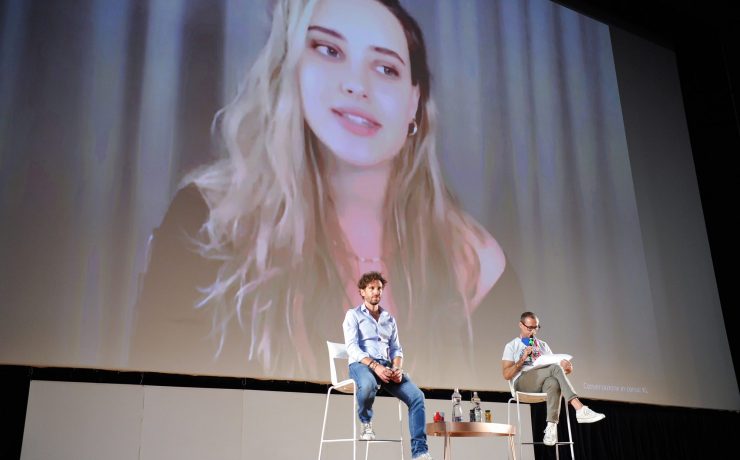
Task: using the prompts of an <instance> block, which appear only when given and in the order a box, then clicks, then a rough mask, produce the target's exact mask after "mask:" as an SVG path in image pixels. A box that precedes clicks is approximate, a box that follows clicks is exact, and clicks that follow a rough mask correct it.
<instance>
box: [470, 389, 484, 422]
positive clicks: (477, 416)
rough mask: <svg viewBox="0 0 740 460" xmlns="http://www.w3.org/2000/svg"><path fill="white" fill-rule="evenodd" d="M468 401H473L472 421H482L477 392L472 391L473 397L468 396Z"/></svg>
mask: <svg viewBox="0 0 740 460" xmlns="http://www.w3.org/2000/svg"><path fill="white" fill-rule="evenodd" d="M470 402H471V403H473V414H474V419H475V420H474V421H475V422H482V421H483V410H482V409H481V407H480V398H479V397H478V392H477V391H474V392H473V397H472V398H470Z"/></svg>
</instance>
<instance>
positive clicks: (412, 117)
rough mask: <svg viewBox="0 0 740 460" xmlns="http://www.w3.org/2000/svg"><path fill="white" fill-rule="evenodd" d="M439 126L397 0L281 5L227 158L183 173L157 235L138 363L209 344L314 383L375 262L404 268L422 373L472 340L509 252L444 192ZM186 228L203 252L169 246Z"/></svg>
mask: <svg viewBox="0 0 740 460" xmlns="http://www.w3.org/2000/svg"><path fill="white" fill-rule="evenodd" d="M435 123H436V115H435V108H434V103H433V101H432V100H431V97H430V74H429V70H428V67H427V61H426V50H425V46H424V41H423V37H422V33H421V30H420V29H419V27H418V25H417V24H416V22H415V21H414V20H413V19H412V18H411V17H410V16H409V15H408V13H407V12H406V11H405V10H403V8H402V7H401V6H400V5H399V3H398V2H397V1H390V0H383V1H381V0H352V1H347V0H318V1H316V0H306V1H303V0H283V1H279V2H277V3H276V5H275V9H274V14H273V22H272V29H271V33H270V36H269V38H268V41H267V44H266V46H265V48H264V49H263V50H262V52H261V54H260V56H259V57H258V59H257V61H256V63H255V64H254V66H253V67H252V69H251V70H250V72H249V74H248V76H247V79H246V83H245V85H244V86H243V87H242V89H241V90H240V92H239V94H238V95H237V97H236V98H235V99H234V101H232V102H231V103H230V104H229V105H228V106H227V107H225V108H224V109H223V110H222V111H221V112H220V113H219V114H218V116H217V119H216V123H215V126H216V129H217V132H218V135H219V137H220V138H221V140H222V142H223V145H224V147H225V148H224V150H225V155H224V158H223V159H221V160H220V161H218V162H216V163H215V164H212V165H209V166H207V167H204V168H202V169H200V170H198V171H196V172H194V173H193V174H191V175H190V176H189V177H188V178H187V179H186V183H188V184H189V185H188V186H187V187H185V188H184V189H182V190H181V191H180V192H179V193H178V196H177V197H176V198H175V200H174V201H173V203H172V205H171V207H170V210H169V211H168V215H167V216H166V217H165V220H164V222H163V225H162V227H160V228H159V229H158V230H157V231H155V235H154V241H155V242H154V246H153V249H152V261H151V265H150V268H149V272H148V273H147V275H146V277H147V279H145V280H144V283H143V291H142V294H141V300H140V302H139V311H138V314H139V322H138V325H139V326H138V328H137V337H136V338H135V343H134V348H133V350H132V356H131V359H132V362H131V364H132V365H134V366H136V363H137V360H139V357H141V359H143V360H142V361H139V362H141V363H145V362H147V363H150V364H149V365H148V366H150V367H151V366H155V364H154V360H155V359H156V358H155V356H161V357H162V363H163V364H164V365H165V366H166V367H173V366H174V367H176V366H177V365H178V363H182V364H183V365H186V366H187V367H189V368H192V367H197V366H199V365H198V364H196V363H197V361H198V360H199V359H200V356H201V354H202V353H203V351H202V350H203V349H207V350H208V351H209V352H210V354H211V358H209V359H208V360H206V361H205V362H204V364H203V366H210V365H211V364H213V363H216V362H219V361H220V362H221V363H222V364H223V363H224V362H226V363H227V364H225V365H222V366H221V367H219V366H218V365H216V366H215V367H213V369H218V370H220V371H221V372H228V373H234V372H238V373H242V372H243V373H245V374H248V375H265V376H273V377H282V378H298V379H316V378H318V377H319V376H321V375H322V373H321V372H320V371H319V370H320V369H323V366H322V365H321V364H323V360H322V361H320V363H321V364H320V363H319V362H317V358H323V356H324V349H325V345H324V342H325V341H326V340H327V339H330V338H335V337H334V335H336V330H337V325H336V324H335V321H334V320H333V318H336V317H338V314H340V313H341V312H343V311H344V310H346V309H347V308H349V307H351V306H353V305H354V304H355V303H356V302H357V299H356V287H355V286H354V280H356V279H357V278H358V277H359V275H360V274H361V273H364V272H367V271H382V272H384V273H388V274H389V281H390V283H389V288H390V289H389V292H387V293H386V299H387V302H386V307H387V308H388V309H389V310H390V312H391V313H392V314H393V315H394V316H396V317H398V318H399V322H400V323H401V324H403V325H405V327H406V329H405V330H403V329H402V330H401V331H400V334H401V335H402V336H403V337H404V343H405V344H406V345H405V348H407V349H408V350H409V352H410V353H409V355H410V356H414V357H416V361H415V362H413V363H407V366H406V367H407V369H409V370H411V371H413V369H414V367H416V368H418V369H424V368H429V367H434V363H435V360H437V359H438V358H439V356H440V354H439V353H441V352H442V351H443V350H445V349H450V347H452V349H453V350H458V349H459V350H461V351H465V350H468V349H469V347H470V343H469V342H470V340H471V335H472V328H471V325H470V316H471V314H472V312H473V311H474V310H475V308H476V307H477V306H478V305H479V304H480V302H481V299H482V298H483V297H484V296H485V295H486V294H487V293H488V291H489V290H490V289H491V287H492V286H493V285H494V284H495V283H496V281H497V280H498V278H499V277H500V276H501V274H502V272H503V270H504V265H505V260H504V256H503V253H502V251H501V249H500V247H499V246H498V244H497V243H496V241H495V240H494V239H493V237H492V236H491V235H490V234H488V233H487V232H486V231H485V230H484V229H483V228H482V227H481V226H480V225H479V224H478V223H477V222H475V221H474V220H473V219H472V218H471V217H470V216H468V215H467V214H466V213H465V212H464V211H463V210H462V209H461V208H460V206H459V205H458V203H457V202H456V201H455V200H454V199H453V197H452V196H451V194H450V192H449V191H448V189H447V187H446V186H445V184H444V181H443V178H442V173H441V171H440V169H439V165H438V162H437V158H436V153H435ZM198 202H199V203H200V204H197V203H198ZM193 203H196V204H193ZM187 210H190V211H187ZM183 216H185V217H183ZM182 220H185V221H187V222H186V223H181V221H182ZM168 229H169V230H168ZM178 232H179V233H183V232H184V233H186V234H190V235H191V236H192V240H191V245H190V246H189V247H186V246H187V245H186V244H183V241H184V239H182V238H179V242H176V243H171V244H170V243H161V244H160V243H158V242H157V239H158V238H159V239H160V240H165V239H170V240H172V239H174V238H167V237H166V236H165V235H166V234H168V233H178ZM192 241H195V242H196V243H195V244H192ZM158 245H159V246H160V250H158ZM162 246H167V249H161V247H162ZM178 248H182V249H181V250H180V249H178ZM168 251H172V252H168ZM158 252H159V254H158ZM175 252H177V254H175ZM186 252H189V253H191V254H195V255H187V254H186ZM164 259H169V262H164ZM158 266H159V268H157V267H158ZM204 267H205V268H204ZM153 271H154V272H156V271H160V272H161V273H162V277H163V278H160V279H158V277H157V276H156V274H152V272H153ZM178 273H179V274H178ZM168 276H169V277H170V278H172V279H171V280H170V281H167V280H163V279H164V278H166V277H168ZM209 277H210V279H208V278H209ZM178 281H179V283H180V284H178ZM190 282H195V283H197V288H199V290H198V291H196V290H195V288H193V289H190V291H188V290H187V289H186V288H185V287H183V286H184V285H187V284H189V283H190ZM178 286H180V287H178ZM196 293H199V295H198V296H195V294H196ZM173 295H175V296H177V295H180V296H181V297H179V298H177V299H175V300H174V301H173V300H172V297H173ZM194 297H195V298H194ZM188 299H190V300H194V302H192V303H190V305H188V304H187V303H188ZM193 303H195V306H194V305H193ZM163 322H164V323H166V324H167V327H168V329H169V330H168V332H163V331H162V330H161V328H160V327H159V326H158V324H162V323H163ZM204 322H205V323H207V324H208V326H209V327H208V334H210V335H209V336H210V338H211V340H212V341H213V345H212V346H208V344H207V343H206V342H205V341H204V340H203V335H204V329H203V327H202V326H203V324H204ZM411 331H413V333H412V332H411ZM155 337H156V338H155ZM137 342H138V344H137ZM140 344H144V345H140ZM137 349H138V352H137ZM137 356H138V357H137ZM198 369H202V368H200V367H197V368H196V369H193V370H198ZM183 370H189V369H181V370H180V372H182V371H183ZM427 370H428V369H427Z"/></svg>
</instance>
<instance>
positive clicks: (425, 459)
mask: <svg viewBox="0 0 740 460" xmlns="http://www.w3.org/2000/svg"><path fill="white" fill-rule="evenodd" d="M413 460H434V459H433V458H432V454H430V453H429V452H424V453H423V454H421V455H419V456H418V457H414V458H413Z"/></svg>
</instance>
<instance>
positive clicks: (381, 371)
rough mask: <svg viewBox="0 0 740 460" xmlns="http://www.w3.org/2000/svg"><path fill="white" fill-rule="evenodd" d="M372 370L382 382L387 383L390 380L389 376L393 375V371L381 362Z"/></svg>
mask: <svg viewBox="0 0 740 460" xmlns="http://www.w3.org/2000/svg"><path fill="white" fill-rule="evenodd" d="M373 370H374V371H375V375H377V376H378V378H379V379H380V380H382V381H383V382H385V383H388V382H390V381H391V377H392V376H393V371H392V370H391V369H388V368H387V367H385V366H383V365H382V364H378V365H377V366H375V369H373Z"/></svg>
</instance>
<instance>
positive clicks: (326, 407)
mask: <svg viewBox="0 0 740 460" xmlns="http://www.w3.org/2000/svg"><path fill="white" fill-rule="evenodd" d="M331 390H332V387H329V391H327V392H326V403H325V404H324V422H323V423H322V424H321V442H320V443H319V459H318V460H321V451H322V450H323V449H324V435H325V433H326V416H327V415H328V414H329V395H330V394H331Z"/></svg>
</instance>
